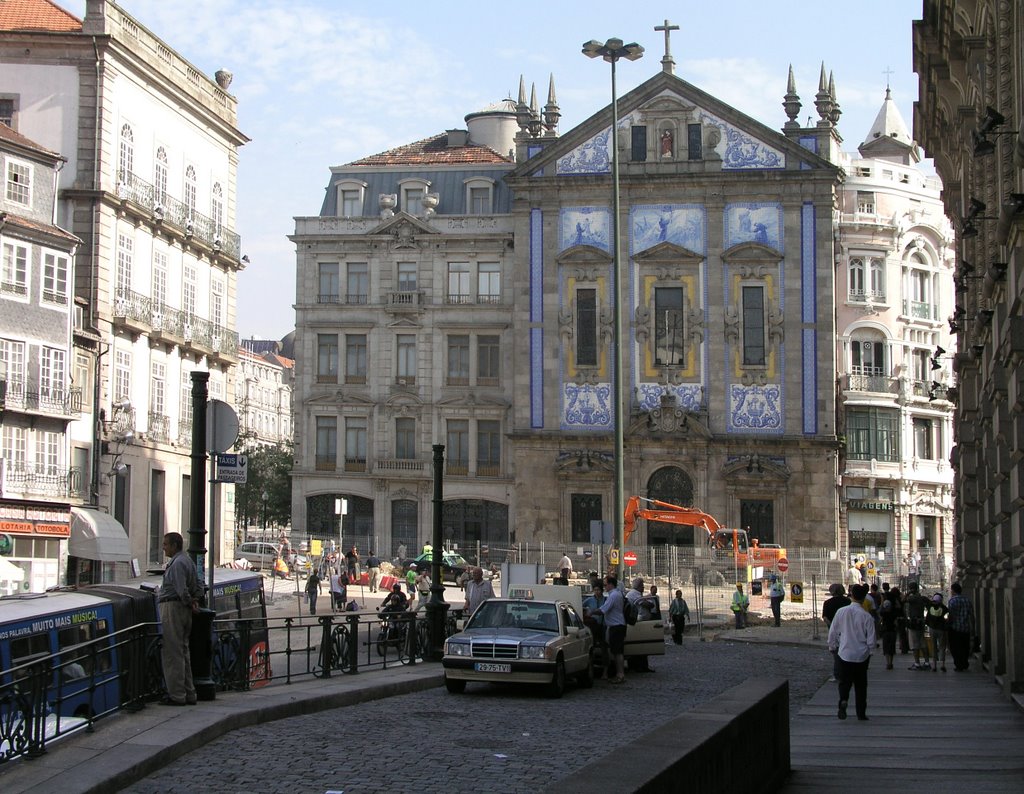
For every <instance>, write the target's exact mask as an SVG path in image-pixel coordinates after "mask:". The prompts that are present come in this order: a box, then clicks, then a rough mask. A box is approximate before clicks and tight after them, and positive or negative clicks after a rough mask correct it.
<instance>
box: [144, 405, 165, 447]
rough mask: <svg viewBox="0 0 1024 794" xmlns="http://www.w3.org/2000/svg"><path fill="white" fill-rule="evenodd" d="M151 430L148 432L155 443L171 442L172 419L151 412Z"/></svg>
mask: <svg viewBox="0 0 1024 794" xmlns="http://www.w3.org/2000/svg"><path fill="white" fill-rule="evenodd" d="M148 427H149V429H148V430H147V431H146V432H147V434H148V435H149V437H150V438H151V439H153V440H154V441H169V440H170V434H171V417H169V416H168V415H167V414H162V413H158V412H154V411H150V412H149V425H148Z"/></svg>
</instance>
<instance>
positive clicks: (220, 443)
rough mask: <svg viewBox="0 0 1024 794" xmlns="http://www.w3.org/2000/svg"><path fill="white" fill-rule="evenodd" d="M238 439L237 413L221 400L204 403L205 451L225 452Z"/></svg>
mask: <svg viewBox="0 0 1024 794" xmlns="http://www.w3.org/2000/svg"><path fill="white" fill-rule="evenodd" d="M237 440H238V414H236V413H235V409H234V408H232V407H231V406H230V405H228V404H227V403H226V402H223V401H222V400H210V401H209V402H207V403H206V451H207V452H227V451H228V450H229V449H231V448H232V447H233V446H234V445H235V441H237Z"/></svg>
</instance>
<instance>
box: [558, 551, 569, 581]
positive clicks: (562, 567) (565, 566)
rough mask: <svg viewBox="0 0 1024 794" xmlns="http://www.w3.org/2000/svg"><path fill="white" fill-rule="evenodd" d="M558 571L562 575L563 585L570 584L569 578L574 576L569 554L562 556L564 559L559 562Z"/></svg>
mask: <svg viewBox="0 0 1024 794" xmlns="http://www.w3.org/2000/svg"><path fill="white" fill-rule="evenodd" d="M558 570H559V571H561V573H562V584H569V578H570V577H571V576H572V560H570V559H569V555H568V553H566V554H563V555H562V559H560V560H559V561H558Z"/></svg>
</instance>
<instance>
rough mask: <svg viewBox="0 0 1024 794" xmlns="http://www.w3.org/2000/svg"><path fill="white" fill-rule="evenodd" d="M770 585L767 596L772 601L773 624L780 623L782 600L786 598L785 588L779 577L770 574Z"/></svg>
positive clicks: (779, 624)
mask: <svg viewBox="0 0 1024 794" xmlns="http://www.w3.org/2000/svg"><path fill="white" fill-rule="evenodd" d="M770 581H771V586H770V587H769V588H768V597H769V598H770V599H771V602H772V617H773V618H775V625H776V626H781V625H782V602H783V600H784V599H785V598H786V588H785V587H783V586H782V582H780V581H779V577H778V576H776V575H775V574H772V575H771V580H770Z"/></svg>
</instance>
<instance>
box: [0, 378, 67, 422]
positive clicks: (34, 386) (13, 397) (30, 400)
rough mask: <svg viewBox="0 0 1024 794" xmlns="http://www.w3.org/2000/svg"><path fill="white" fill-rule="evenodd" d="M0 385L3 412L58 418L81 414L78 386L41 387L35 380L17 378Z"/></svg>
mask: <svg viewBox="0 0 1024 794" xmlns="http://www.w3.org/2000/svg"><path fill="white" fill-rule="evenodd" d="M0 383H2V384H3V388H2V389H0V408H2V409H4V410H12V411H32V412H39V413H45V414H56V415H58V416H77V415H78V414H80V413H81V412H82V390H81V388H79V387H78V386H63V385H60V386H54V385H43V384H41V383H40V382H39V380H36V379H26V378H17V377H15V378H7V379H5V380H3V381H0Z"/></svg>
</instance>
